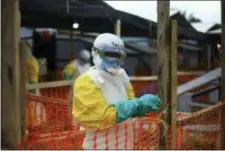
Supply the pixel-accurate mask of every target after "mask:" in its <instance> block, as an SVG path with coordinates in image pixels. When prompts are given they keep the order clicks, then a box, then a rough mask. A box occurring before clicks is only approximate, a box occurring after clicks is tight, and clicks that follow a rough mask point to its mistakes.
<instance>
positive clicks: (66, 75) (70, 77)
mask: <svg viewBox="0 0 225 151" xmlns="http://www.w3.org/2000/svg"><path fill="white" fill-rule="evenodd" d="M63 78H64V80H71V79H72V76H71V75H70V74H68V73H63Z"/></svg>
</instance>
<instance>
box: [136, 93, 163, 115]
mask: <svg viewBox="0 0 225 151" xmlns="http://www.w3.org/2000/svg"><path fill="white" fill-rule="evenodd" d="M138 101H139V108H140V110H139V112H138V113H137V114H136V116H144V115H145V114H146V113H148V112H154V111H157V110H159V109H160V107H161V105H162V102H161V101H160V98H159V97H158V96H157V95H153V94H145V95H143V96H142V97H140V98H139V99H138Z"/></svg>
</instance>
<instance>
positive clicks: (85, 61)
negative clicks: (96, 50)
mask: <svg viewBox="0 0 225 151" xmlns="http://www.w3.org/2000/svg"><path fill="white" fill-rule="evenodd" d="M90 58H91V54H90V52H89V51H88V50H86V49H83V50H81V52H80V53H79V56H78V58H77V59H74V60H73V61H71V62H69V63H68V64H67V65H66V66H65V68H64V70H63V78H64V80H72V79H76V78H77V77H78V76H80V75H81V74H82V73H84V72H85V71H87V70H88V69H89V68H90V67H91V65H90Z"/></svg>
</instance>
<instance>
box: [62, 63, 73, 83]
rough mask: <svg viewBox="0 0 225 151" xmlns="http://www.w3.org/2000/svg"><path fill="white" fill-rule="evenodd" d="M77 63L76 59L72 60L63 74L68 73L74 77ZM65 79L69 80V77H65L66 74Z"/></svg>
mask: <svg viewBox="0 0 225 151" xmlns="http://www.w3.org/2000/svg"><path fill="white" fill-rule="evenodd" d="M75 63H76V62H75V61H74V60H73V61H70V62H69V63H68V64H67V65H66V66H65V68H64V69H63V75H64V74H67V75H68V76H69V77H70V78H72V77H73V76H74V74H75V70H76V65H75ZM64 79H66V80H69V79H67V78H65V75H64Z"/></svg>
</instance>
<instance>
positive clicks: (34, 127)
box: [22, 94, 160, 150]
mask: <svg viewBox="0 0 225 151" xmlns="http://www.w3.org/2000/svg"><path fill="white" fill-rule="evenodd" d="M26 111H27V112H26V122H27V131H28V133H27V136H26V139H25V140H24V142H23V144H22V146H24V147H25V148H24V149H35V150H37V149H82V148H83V147H84V148H85V149H158V148H159V137H160V133H159V120H158V119H156V118H155V119H151V118H149V117H144V118H139V119H132V120H129V121H127V122H125V123H122V124H119V125H115V126H112V127H110V128H107V129H104V130H89V131H87V132H82V131H80V130H79V127H78V126H76V125H74V124H73V119H72V117H71V114H70V109H69V105H68V102H67V101H66V100H60V99H54V98H47V97H43V96H35V95H31V94H28V100H27V110H26Z"/></svg>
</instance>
